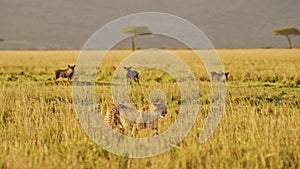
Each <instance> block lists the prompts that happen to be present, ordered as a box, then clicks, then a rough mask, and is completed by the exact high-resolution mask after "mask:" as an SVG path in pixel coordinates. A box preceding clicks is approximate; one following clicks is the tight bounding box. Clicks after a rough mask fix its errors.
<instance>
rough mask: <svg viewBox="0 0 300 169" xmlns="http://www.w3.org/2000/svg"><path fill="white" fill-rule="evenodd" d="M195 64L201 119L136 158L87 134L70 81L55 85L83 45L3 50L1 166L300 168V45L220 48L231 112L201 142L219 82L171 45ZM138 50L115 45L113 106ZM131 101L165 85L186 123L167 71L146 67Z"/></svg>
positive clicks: (107, 92)
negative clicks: (126, 63)
mask: <svg viewBox="0 0 300 169" xmlns="http://www.w3.org/2000/svg"><path fill="white" fill-rule="evenodd" d="M171 52H173V53H175V54H176V55H178V56H179V57H181V58H182V59H183V60H184V61H185V62H186V63H187V64H188V65H189V67H190V68H191V69H192V72H193V73H194V75H195V77H196V79H197V83H198V86H199V89H200V96H201V98H200V110H199V114H198V117H197V120H196V124H195V125H194V127H193V128H192V130H191V131H190V132H189V134H188V135H187V136H186V137H185V138H184V140H182V141H181V142H180V143H179V144H178V145H177V146H176V147H174V148H172V149H171V150H170V151H168V152H165V153H163V154H161V155H158V156H155V157H151V158H145V159H130V158H126V157H119V156H116V155H114V154H111V153H109V152H107V151H105V150H103V149H102V148H101V147H99V146H97V145H96V144H95V143H94V142H93V141H92V140H90V139H89V138H88V136H87V135H86V134H85V133H84V131H83V130H82V128H81V126H80V124H79V121H78V119H77V116H76V113H75V111H74V107H73V103H72V87H71V85H70V83H68V82H67V80H63V79H60V80H59V82H58V83H57V84H55V83H54V82H53V77H54V70H56V69H58V68H65V67H66V66H67V65H68V64H75V63H76V58H77V56H78V54H79V51H1V52H0V96H1V97H0V140H1V144H0V152H1V153H0V166H1V168H299V167H300V164H299V161H300V159H299V158H300V153H299V152H300V140H299V138H300V137H299V133H300V112H299V110H300V106H299V105H300V104H299V103H300V90H299V87H300V73H299V70H300V64H299V63H300V50H298V49H295V50H294V49H293V50H284V49H255V50H254V49H251V50H250V49H249V50H245V49H243V50H242V49H241V50H228V49H224V50H218V53H219V55H220V57H221V60H222V62H223V64H224V67H225V70H226V71H229V72H230V79H229V81H228V83H227V102H226V111H225V113H224V114H223V117H222V119H221V122H220V124H219V126H218V128H217V129H216V131H215V133H214V134H213V136H212V137H211V138H210V139H209V140H208V141H207V142H205V143H204V144H199V143H198V142H197V140H198V137H199V133H200V132H201V130H202V126H203V124H204V121H205V118H206V116H207V112H208V110H209V104H210V98H211V94H210V84H209V78H208V75H207V72H206V71H205V69H204V67H203V65H202V64H201V61H200V60H198V59H197V57H196V56H194V55H193V53H192V52H190V51H186V50H174V51H171ZM130 53H131V52H130V51H112V52H110V53H109V54H108V56H107V57H106V58H105V59H104V60H103V62H102V64H101V65H100V70H99V71H98V74H97V77H96V82H97V83H96V93H97V101H98V102H99V104H100V107H101V108H102V109H105V108H106V107H107V106H108V105H109V104H111V103H112V99H111V87H110V85H109V82H110V81H111V78H112V76H113V72H114V70H115V69H116V68H117V67H118V65H119V63H120V62H121V60H122V59H124V57H125V56H126V55H128V54H130ZM140 75H141V79H140V81H141V85H140V86H138V85H137V84H133V87H134V89H135V90H130V93H129V94H130V96H131V97H130V98H131V100H132V102H133V103H134V105H135V106H136V107H137V108H139V107H141V106H142V105H144V104H147V103H148V100H147V99H148V94H149V92H150V91H151V90H153V89H155V88H160V89H161V90H162V91H164V93H165V94H166V96H167V100H168V108H169V114H168V115H167V117H166V118H165V120H160V130H159V132H160V133H161V132H162V131H163V130H167V129H168V127H169V126H170V125H171V124H173V123H174V121H175V120H176V117H177V116H176V111H178V109H179V106H180V93H179V91H178V90H179V89H178V86H177V85H176V84H175V81H174V80H172V77H170V76H169V75H168V74H165V73H163V72H161V71H158V70H147V71H144V72H141V74H140ZM147 132H150V131H147V130H146V131H145V132H144V133H143V132H141V133H140V135H141V136H144V135H143V134H145V133H146V134H145V135H147Z"/></svg>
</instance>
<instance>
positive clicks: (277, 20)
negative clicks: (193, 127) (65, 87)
mask: <svg viewBox="0 0 300 169" xmlns="http://www.w3.org/2000/svg"><path fill="white" fill-rule="evenodd" d="M299 7H300V1H299V0H287V1H283V0H251V1H241V0H239V1H237V0H226V1H224V0H210V1H204V0H185V1H183V0H172V1H171V0H169V1H161V0H151V1H149V0H139V1H130V0H128V1H124V0H110V1H104V0H87V1H82V0H71V1H61V0H52V1H45V0H44V1H41V0H22V1H19V0H9V1H2V2H1V5H0V21H1V26H0V38H2V39H5V41H2V42H0V49H80V48H81V47H82V46H83V45H84V43H85V42H86V40H87V39H88V38H89V37H90V36H91V35H92V34H93V33H94V32H95V31H96V30H97V29H99V28H100V27H101V26H103V25H105V24H106V23H108V22H110V21H112V20H114V19H117V18H119V17H121V16H124V15H128V14H132V13H137V12H164V13H170V14H173V15H177V16H179V17H182V18H185V19H187V20H189V21H190V22H192V23H193V24H195V25H196V26H198V27H199V28H200V29H201V30H202V31H203V32H204V33H206V35H207V36H208V37H209V38H210V39H211V41H212V42H213V44H214V45H215V47H217V48H257V47H286V46H287V42H286V40H285V39H284V38H283V37H275V36H274V35H273V30H274V29H276V28H280V27H284V26H295V27H298V28H300V17H299V16H300V10H299ZM293 42H294V46H295V47H300V37H296V38H294V39H293ZM149 46H150V47H166V48H178V47H179V48H181V47H184V46H183V45H182V44H181V43H179V42H176V41H174V40H171V39H168V38H165V37H159V36H152V37H150V36H149V37H145V39H144V37H143V39H140V38H137V47H141V48H147V47H149ZM117 47H118V48H130V43H129V40H128V42H122V43H120V44H118V46H117ZM117 47H116V48H117Z"/></svg>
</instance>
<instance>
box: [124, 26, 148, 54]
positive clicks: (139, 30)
mask: <svg viewBox="0 0 300 169" xmlns="http://www.w3.org/2000/svg"><path fill="white" fill-rule="evenodd" d="M121 32H122V33H125V34H131V45H132V51H135V42H134V38H135V37H136V36H141V35H151V34H152V32H151V31H150V30H149V29H148V27H147V26H136V25H129V26H127V27H125V28H123V29H121Z"/></svg>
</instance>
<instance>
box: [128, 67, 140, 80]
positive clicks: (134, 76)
mask: <svg viewBox="0 0 300 169" xmlns="http://www.w3.org/2000/svg"><path fill="white" fill-rule="evenodd" d="M124 69H125V70H126V71H127V72H126V79H127V84H128V81H129V84H131V81H132V79H133V80H134V81H136V82H137V83H139V72H137V71H135V70H131V66H130V67H126V66H124Z"/></svg>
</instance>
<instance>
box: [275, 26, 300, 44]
mask: <svg viewBox="0 0 300 169" xmlns="http://www.w3.org/2000/svg"><path fill="white" fill-rule="evenodd" d="M274 34H275V35H277V36H285V37H286V38H287V40H288V43H289V48H290V49H292V47H293V46H292V40H291V36H299V35H300V31H299V30H298V29H297V28H295V27H292V26H290V27H284V28H279V29H275V30H274Z"/></svg>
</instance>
